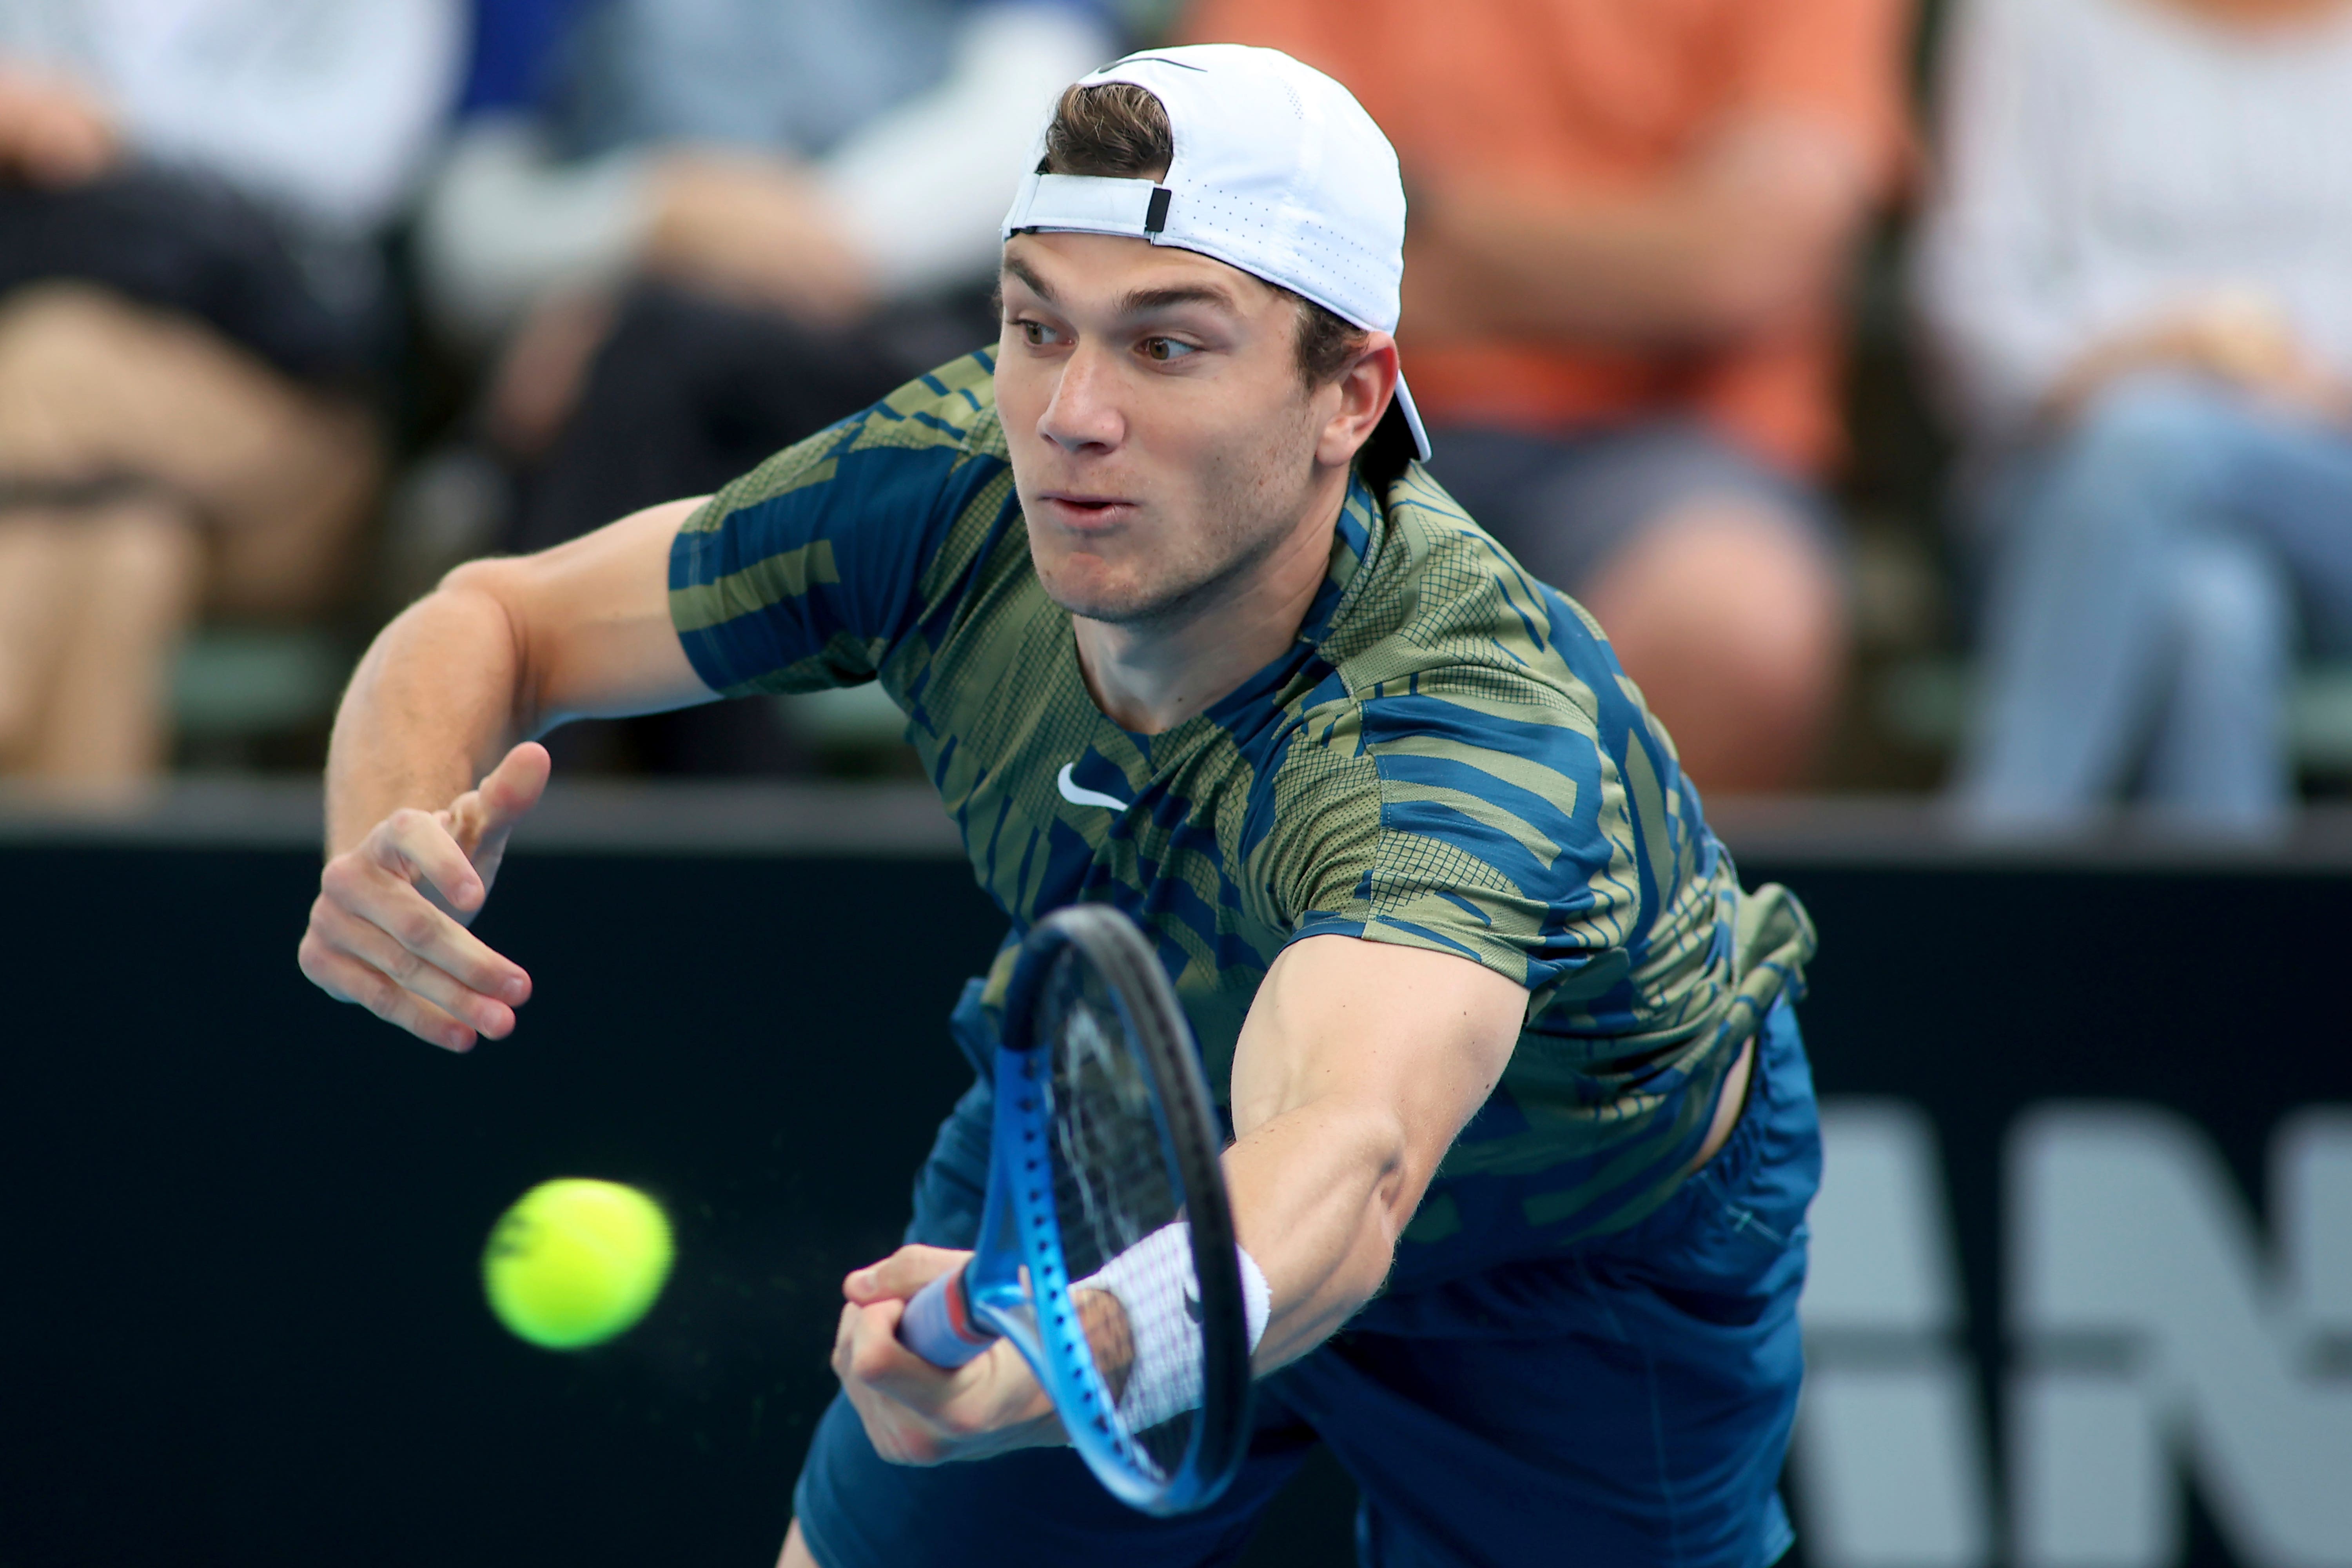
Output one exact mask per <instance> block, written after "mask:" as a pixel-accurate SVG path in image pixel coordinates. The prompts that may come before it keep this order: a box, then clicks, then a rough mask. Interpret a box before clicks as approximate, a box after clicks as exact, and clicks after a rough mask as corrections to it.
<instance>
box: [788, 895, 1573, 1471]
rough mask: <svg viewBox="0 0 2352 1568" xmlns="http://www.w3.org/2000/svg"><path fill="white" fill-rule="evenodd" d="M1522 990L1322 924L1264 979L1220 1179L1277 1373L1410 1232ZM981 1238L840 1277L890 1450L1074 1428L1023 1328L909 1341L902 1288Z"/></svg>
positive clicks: (1357, 1298)
mask: <svg viewBox="0 0 2352 1568" xmlns="http://www.w3.org/2000/svg"><path fill="white" fill-rule="evenodd" d="M1527 1005H1528V994H1527V992H1526V991H1524V990H1523V989H1521V988H1520V987H1519V986H1518V985H1517V984H1515V983H1514V982H1512V981H1510V980H1507V979H1505V978H1504V977H1503V976H1501V975H1499V974H1496V973H1494V972H1493V971H1491V970H1488V969H1485V968H1482V967H1480V966H1479V965H1478V964H1476V963H1472V962H1471V961H1470V960H1468V959H1465V958H1455V957H1453V956H1451V955H1448V954H1445V953H1439V952H1424V951H1423V950H1421V949H1418V948H1405V947H1397V946H1393V945H1390V944H1386V943H1381V942H1363V941H1360V940H1358V939H1356V938H1354V937H1345V936H1318V937H1310V938H1308V939H1307V940H1306V941H1304V942H1297V943H1295V944H1293V945H1292V946H1291V947H1289V948H1288V949H1286V950H1285V951H1284V952H1283V954H1282V955H1281V957H1279V958H1277V959H1276V961H1275V963H1274V966H1273V968H1272V969H1270V970H1268V971H1267V973H1266V977H1265V983H1264V984H1262V985H1260V986H1259V988H1258V994H1257V1000H1256V1001H1255V1003H1254V1004H1253V1005H1252V1006H1251V1008H1250V1015H1249V1018H1248V1021H1247V1022H1246V1023H1245V1024H1244V1026H1243V1029H1242V1037H1241V1042H1240V1047H1239V1049H1238V1051H1237V1052H1236V1054H1235V1056H1234V1076H1233V1091H1234V1098H1233V1104H1234V1128H1235V1131H1237V1132H1238V1133H1239V1134H1240V1137H1239V1139H1238V1141H1237V1142H1235V1143H1234V1146H1233V1147H1232V1148H1231V1149H1228V1150H1227V1151H1226V1152H1225V1161H1224V1164H1225V1180H1226V1184H1227V1187H1228V1189H1229V1191H1230V1194H1231V1195H1232V1200H1233V1208H1234V1224H1235V1226H1236V1228H1237V1229H1238V1230H1239V1232H1240V1236H1241V1243H1242V1246H1243V1247H1244V1248H1245V1249H1246V1250H1247V1251H1248V1253H1249V1254H1250V1256H1251V1257H1252V1258H1254V1259H1255V1260H1256V1262H1257V1264H1258V1267H1259V1268H1262V1269H1263V1270H1264V1271H1265V1277H1266V1281H1267V1284H1268V1285H1269V1287H1270V1288H1271V1289H1272V1292H1273V1310H1272V1313H1271V1315H1270V1316H1269V1318H1268V1320H1267V1323H1266V1329H1265V1337H1264V1338H1263V1339H1261V1340H1260V1341H1259V1343H1258V1348H1257V1356H1256V1365H1257V1370H1258V1371H1259V1372H1260V1373H1265V1372H1269V1371H1271V1370H1273V1369H1274V1368H1276V1367H1277V1366H1280V1365H1282V1364H1283V1363H1286V1362H1289V1361H1295V1360H1297V1358H1298V1357H1300V1356H1302V1355H1305V1354H1306V1353H1307V1352H1308V1351H1310V1350H1313V1349H1314V1348H1315V1347H1316V1346H1317V1345H1318V1344H1320V1343H1322V1342H1323V1341H1324V1340H1325V1339H1327V1338H1328V1337H1329V1335H1330V1334H1331V1333H1332V1331H1334V1330H1336V1329H1338V1328H1339V1325H1340V1324H1341V1323H1343V1322H1345V1321H1347V1320H1348V1318H1349V1316H1350V1315H1351V1314H1353V1313H1354V1311H1355V1310H1356V1309H1357V1308H1359V1307H1360V1306H1362V1305H1363V1304H1364V1302H1365V1301H1367V1300H1370V1298H1371V1295H1372V1293H1373V1292H1374V1291H1375V1290H1378V1289H1380V1287H1381V1280H1383V1279H1386V1278H1387V1277H1388V1271H1389V1263H1390V1260H1391V1258H1392V1257H1393V1256H1394V1254H1395V1251H1396V1242H1397V1237H1398V1234H1399V1233H1400V1232H1402V1230H1403V1228H1404V1226H1405V1222H1406V1221H1407V1220H1409V1219H1411V1218H1412V1213H1413V1210H1414V1209H1415V1208H1416V1207H1417V1206H1419V1205H1420V1203H1421V1195H1422V1194H1423V1192H1424V1191H1426V1190H1427V1189H1428V1186H1429V1183H1430V1179H1431V1177H1433V1175H1435V1174H1436V1172H1437V1165H1438V1162H1439V1161H1441V1160H1443V1159H1444V1157H1445V1151H1446V1150H1447V1149H1448V1148H1450V1147H1451V1146H1452V1145H1453V1142H1454V1136H1455V1134H1457V1133H1459V1132H1460V1131H1462V1128H1463V1126H1464V1125H1465V1123H1466V1122H1468V1121H1469V1120H1470V1118H1471V1116H1472V1115H1474V1114H1475V1112H1476V1111H1477V1109H1478V1107H1479V1106H1480V1105H1482V1104H1484V1103H1485V1102H1486V1097H1487V1095H1489V1094H1490V1093H1492V1092H1493V1091H1494V1088H1495V1083H1496V1079H1499V1078H1501V1077H1502V1074H1503V1068H1504V1066H1505V1064H1506V1063H1507V1062H1508V1061H1509V1060H1510V1056H1511V1047H1512V1046H1513V1045H1514V1044H1516V1043H1517V1039H1518V1035H1519V1026H1520V1023H1521V1021H1522V1020H1523V1019H1524V1017H1525V1016H1526V1012H1527ZM969 1256H970V1255H969V1254H967V1253H962V1252H950V1251H946V1250H943V1249H941V1248H939V1247H901V1248H900V1249H899V1250H898V1252H897V1253H895V1254H894V1255H892V1256H891V1257H889V1258H885V1259H884V1260H883V1261H881V1262H879V1263H877V1264H875V1265H873V1266H872V1267H870V1268H861V1269H859V1270H857V1271H856V1273H854V1274H852V1275H850V1276H849V1278H848V1279H846V1280H845V1281H844V1282H843V1294H844V1295H845V1296H846V1297H847V1298H848V1304H847V1305H846V1306H845V1307H844V1308H843V1310H842V1315H841V1323H840V1327H839V1330H838V1331H837V1333H836V1335H835V1342H834V1356H833V1364H834V1370H835V1372H836V1373H839V1375H840V1377H841V1381H842V1385H843V1387H844V1388H845V1390H846V1391H847V1393H848V1394H849V1398H850V1402H851V1403H852V1404H853V1405H856V1407H857V1412H858V1415H859V1416H860V1417H861V1418H862V1419H863V1420H864V1422H865V1424H866V1434H867V1436H869V1437H871V1438H872V1440H873V1442H874V1445H875V1447H876V1448H877V1451H879V1452H880V1453H881V1454H882V1455H883V1457H884V1458H888V1459H891V1460H894V1461H897V1462H899V1463H913V1464H937V1463H939V1462H940V1461H941V1460H946V1459H969V1458H984V1457H986V1456H988V1455H991V1454H995V1453H1001V1452H1003V1451H1005V1450H1007V1449H1010V1448H1018V1447H1031V1446H1034V1445H1037V1444H1048V1443H1055V1442H1059V1441H1061V1440H1062V1429H1061V1426H1060V1423H1059V1422H1058V1420H1057V1419H1056V1418H1055V1415H1054V1411H1053V1407H1052V1405H1050V1404H1048V1403H1047V1401H1046V1399H1045V1394H1044V1393H1043V1392H1042V1391H1041V1390H1040V1389H1039V1388H1038V1386H1037V1384H1036V1380H1035V1379H1034V1377H1032V1376H1031V1375H1030V1373H1029V1370H1028V1368H1027V1367H1026V1366H1025V1365H1024V1363H1022V1361H1021V1359H1020V1357H1019V1355H1018V1354H1016V1353H1015V1352H1013V1348H1012V1347H1011V1346H1010V1345H1005V1344H999V1345H996V1346H993V1347H992V1348H991V1349H990V1351H989V1352H988V1353H986V1354H985V1355H982V1356H981V1357H979V1358H978V1359H977V1360H975V1361H972V1362H971V1363H967V1364H966V1365H965V1366H963V1367H961V1368H959V1369H957V1370H955V1371H953V1372H943V1371H941V1370H940V1369H939V1368H937V1367H934V1366H931V1365H930V1364H929V1363H926V1362H924V1361H922V1360H921V1359H920V1358H919V1357H917V1356H916V1355H915V1353H914V1352H911V1351H909V1350H908V1349H907V1348H906V1347H905V1346H904V1345H901V1344H900V1343H899V1342H898V1337H897V1335H898V1319H899V1316H900V1314H901V1312H902V1311H903V1310H904V1305H905V1302H906V1300H907V1299H908V1298H909V1297H911V1296H913V1295H914V1294H915V1292H916V1291H917V1290H919V1289H921V1288H922V1287H923V1286H924V1285H925V1284H927V1283H929V1281H930V1280H931V1279H933V1278H934V1277H936V1276H938V1275H940V1274H943V1273H946V1272H948V1271H949V1270H950V1269H953V1268H961V1266H962V1264H963V1261H964V1259H965V1258H967V1257H969Z"/></svg>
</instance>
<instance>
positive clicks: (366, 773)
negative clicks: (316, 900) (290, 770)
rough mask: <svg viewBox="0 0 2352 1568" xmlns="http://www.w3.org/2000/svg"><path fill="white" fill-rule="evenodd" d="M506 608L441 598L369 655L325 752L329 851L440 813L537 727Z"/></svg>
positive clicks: (455, 594) (477, 599) (432, 598)
mask: <svg viewBox="0 0 2352 1568" xmlns="http://www.w3.org/2000/svg"><path fill="white" fill-rule="evenodd" d="M520 671H521V659H520V655H519V653H518V651H517V648H516V639H515V635H514V630H513V626H512V623H511V622H510V620H509V617H508V615H507V612H506V610H505V608H504V607H503V606H502V605H499V602H498V601H497V600H496V599H494V598H492V597H490V596H489V595H485V594H481V593H478V592H471V591H467V590H465V589H463V588H457V589H451V588H446V587H445V588H443V589H441V590H440V591H438V592H436V593H434V594H431V595H427V596H426V597H425V598H424V599H422V600H419V601H418V602H417V603H416V604H415V605H411V606H410V607H409V608H408V609H407V610H406V611H405V612H404V613H403V614H402V615H401V616H400V617H399V618H398V619H396V620H394V622H393V623H392V625H391V626H387V627H385V628H384V630H383V633H382V635H380V636H379V637H377V638H376V639H375V642H374V644H373V646H372V647H370V648H369V649H368V651H367V657H366V658H363V659H362V660H361V661H360V667H359V668H358V670H357V671H356V672H355V673H354V674H353V675H352V682H351V686H350V688H349V689H347V690H346V691H345V692H344V694H343V701H342V706H341V709H340V710H338V711H337V713H336V715H335V730H334V739H333V742H332V744H331V747H330V749H329V751H328V753H327V853H328V854H329V855H330V856H332V855H336V854H340V853H341V852H342V851H343V850H346V849H349V848H350V847H352V846H353V845H355V844H357V843H358V842H359V841H360V840H361V839H362V838H363V837H366V836H367V834H368V831H369V830H370V829H371V828H373V826H375V825H376V824H377V823H379V822H381V821H383V819H384V818H385V817H387V816H391V815H392V813H394V811H397V810H400V809H402V808H403V807H408V806H414V807H416V808H418V809H420V810H425V811H432V810H437V809H438V808H440V807H441V806H443V805H447V804H448V803H449V801H451V800H452V799H454V798H455V797H456V796H457V795H460V794H462V793H463V792H464V791H466V790H467V789H470V788H471V787H472V786H473V784H474V781H475V780H477V779H478V778H480V777H481V776H482V774H483V773H485V772H487V771H488V768H489V767H490V766H491V765H492V764H493V763H496V762H497V760H498V759H499V757H500V756H501V755H503V754H504V752H506V750H507V748H508V747H509V746H511V745H512V744H514V742H517V741H519V740H521V739H523V738H524V737H525V736H527V735H528V734H530V732H531V730H532V729H533V728H534V725H533V723H532V720H531V716H530V714H529V713H527V712H526V711H524V704H523V701H522V693H521V689H520Z"/></svg>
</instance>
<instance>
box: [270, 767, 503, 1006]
mask: <svg viewBox="0 0 2352 1568" xmlns="http://www.w3.org/2000/svg"><path fill="white" fill-rule="evenodd" d="M420 882H421V883H423V884H425V887H424V888H420V886H419V885H418V884H419V883H420ZM427 888H429V889H431V890H433V891H435V892H438V893H440V894H441V895H442V898H443V900H444V901H445V903H456V904H469V905H471V906H472V907H476V908H478V907H479V905H480V903H481V900H482V897H483V895H484V893H485V891H486V890H487V889H486V887H485V884H484V883H483V881H482V879H481V878H479V877H478V876H477V875H476V874H475V871H474V868H472V866H471V865H470V864H468V863H467V859H466V858H465V856H464V854H463V853H462V852H461V851H460V850H459V849H458V848H457V844H456V843H455V842H454V841H453V840H452V839H451V838H450V837H449V835H448V833H447V832H446V829H445V828H444V827H443V826H442V825H441V824H440V823H439V822H437V821H436V820H435V818H434V817H433V816H428V815H426V814H425V813H424V812H420V811H402V812H397V813H394V815H393V816H391V817H389V818H387V819H386V820H385V821H384V822H383V823H382V824H380V825H379V826H377V828H376V829H375V831H374V832H373V833H371V834H369V835H368V837H367V839H366V841H365V842H363V843H362V845H361V846H360V847H358V848H357V849H354V850H352V851H350V852H349V853H346V854H343V855H339V856H337V857H336V858H334V859H332V860H331V861H329V862H328V864H327V868H326V870H325V872H324V873H323V874H322V875H321V877H320V890H319V897H318V899H317V900H315V901H314V902H313V903H312V905H311V908H310V930H309V931H307V932H306V933H305V934H304V936H303V938H302V945H301V954H300V957H301V965H302V973H304V974H306V975H308V976H309V977H310V980H311V981H312V983H313V984H317V985H318V986H320V988H321V989H322V990H324V991H326V992H327V994H330V995H331V996H334V997H336V998H338V999H339V1000H342V1001H346V1002H353V1003H357V1004H358V1005H361V1006H363V1007H365V1008H367V1009H368V1011H370V1012H371V1013H373V1014H374V1015H375V1016H378V1017H380V1018H382V1019H383V1020H384V1021H386V1022H387V1023H390V1024H393V1025H395V1026H398V1027H400V1028H404V1029H406V1030H407V1031H408V1032H409V1033H411V1034H413V1035H415V1036H416V1037H418V1038H419V1039H422V1040H425V1041H428V1042H429V1043H431V1044H433V1045H436V1046H440V1047H443V1048H444V1049H446V1050H453V1051H462V1050H467V1049H469V1048H471V1047H472V1046H473V1044H474V1042H475V1040H476V1039H477V1038H478V1037H480V1036H485V1035H486V1036H488V1037H491V1038H493V1039H501V1038H504V1037H506V1036H508V1035H509V1034H511V1033H512V1032H513V1030H514V1026H515V1014H514V1009H515V1008H517V1007H519V1006H520V1005H522V1004H523V1003H524V1002H525V1001H527V1000H529V999H530V975H529V974H527V973H524V972H523V970H522V968H521V967H520V965H518V964H516V963H513V962H512V961H510V960H509V959H506V958H504V957H501V956H500V955H499V953H497V952H493V951H491V949H490V948H489V947H488V945H487V944H485V943H484V942H482V941H481V939H480V938H478V937H477V936H475V935H474V934H473V933H472V932H471V931H467V929H466V928H465V926H464V925H463V924H461V923H460V922H459V921H457V920H456V919H455V918H453V917H452V916H451V914H450V913H449V911H448V910H447V909H446V908H445V907H442V906H440V905H436V903H435V901H434V900H432V899H431V898H428V897H427V896H426V891H425V889H427Z"/></svg>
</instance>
